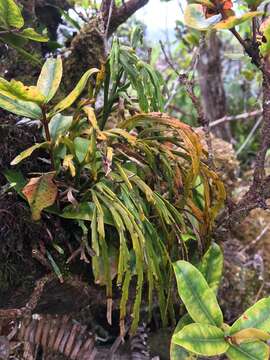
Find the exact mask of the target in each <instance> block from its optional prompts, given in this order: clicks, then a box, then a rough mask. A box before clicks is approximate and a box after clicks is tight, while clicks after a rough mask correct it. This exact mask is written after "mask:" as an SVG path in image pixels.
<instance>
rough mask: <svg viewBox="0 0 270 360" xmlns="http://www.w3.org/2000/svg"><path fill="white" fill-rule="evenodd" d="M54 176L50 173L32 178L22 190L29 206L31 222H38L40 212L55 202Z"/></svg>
mask: <svg viewBox="0 0 270 360" xmlns="http://www.w3.org/2000/svg"><path fill="white" fill-rule="evenodd" d="M54 175H55V173H54V172H51V173H47V174H44V175H42V176H40V177H36V178H32V179H30V181H29V182H28V183H27V184H26V186H25V187H24V188H23V190H22V193H23V194H24V196H25V197H26V199H27V200H28V203H29V205H30V208H31V211H32V218H33V220H40V218H41V211H42V210H43V209H45V208H46V207H49V206H51V205H53V204H54V202H55V199H56V196H57V187H56V185H55V184H54V182H53V178H54Z"/></svg>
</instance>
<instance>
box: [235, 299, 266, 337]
mask: <svg viewBox="0 0 270 360" xmlns="http://www.w3.org/2000/svg"><path fill="white" fill-rule="evenodd" d="M247 328H256V329H260V330H264V331H267V332H270V297H268V298H264V299H261V300H259V301H258V302H257V303H256V304H254V305H253V306H251V307H250V308H249V309H247V310H246V311H245V312H244V314H243V315H241V316H240V318H239V319H237V320H236V321H235V322H234V323H233V325H232V327H231V330H230V335H233V334H235V333H237V332H239V331H240V330H243V329H247Z"/></svg>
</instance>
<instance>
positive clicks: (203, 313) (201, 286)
mask: <svg viewBox="0 0 270 360" xmlns="http://www.w3.org/2000/svg"><path fill="white" fill-rule="evenodd" d="M173 268H174V272H175V277H176V281H177V287H178V292H179V295H180V297H181V299H182V301H183V303H184V305H185V307H186V309H187V311H188V313H189V315H190V316H191V317H192V319H193V320H194V321H195V322H200V323H203V324H211V325H217V326H221V324H222V323H223V315H222V312H221V309H220V307H219V305H218V302H217V299H216V296H215V293H214V291H213V290H212V289H211V288H210V287H209V286H208V284H207V282H206V280H205V278H204V277H203V275H202V274H201V272H200V271H199V270H198V269H196V267H195V266H193V265H192V264H190V263H188V262H187V261H183V260H180V261H177V262H176V263H174V264H173Z"/></svg>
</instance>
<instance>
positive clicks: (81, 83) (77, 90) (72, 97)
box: [52, 68, 99, 113]
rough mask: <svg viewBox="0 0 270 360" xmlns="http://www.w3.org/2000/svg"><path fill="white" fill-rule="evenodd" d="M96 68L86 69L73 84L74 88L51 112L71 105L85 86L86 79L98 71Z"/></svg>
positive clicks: (59, 110)
mask: <svg viewBox="0 0 270 360" xmlns="http://www.w3.org/2000/svg"><path fill="white" fill-rule="evenodd" d="M98 72H99V70H98V69H95V68H93V69H90V70H88V71H86V73H85V74H84V75H83V76H82V77H81V79H80V80H79V82H78V84H77V85H76V86H75V88H74V89H73V90H72V91H71V93H70V94H69V95H68V96H67V97H66V98H64V99H63V100H62V101H60V102H59V103H58V104H57V105H56V106H55V107H54V108H53V110H52V112H53V113H57V112H61V111H63V110H65V109H66V108H68V107H69V106H71V105H72V104H73V103H74V101H75V100H76V99H77V98H78V97H79V96H80V94H81V93H82V91H83V89H84V88H85V86H86V84H87V81H88V79H89V78H90V76H91V75H93V74H96V73H98Z"/></svg>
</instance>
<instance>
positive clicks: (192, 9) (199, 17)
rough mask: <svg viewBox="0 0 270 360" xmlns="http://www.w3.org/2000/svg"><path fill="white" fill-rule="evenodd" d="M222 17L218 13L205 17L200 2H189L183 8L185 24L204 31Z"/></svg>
mask: <svg viewBox="0 0 270 360" xmlns="http://www.w3.org/2000/svg"><path fill="white" fill-rule="evenodd" d="M221 19H222V16H221V15H220V14H218V15H214V16H211V17H210V18H208V19H206V17H205V15H204V10H203V6H202V5H200V4H189V5H187V6H186V8H185V12H184V22H185V24H186V25H187V26H189V27H191V28H193V29H196V30H199V31H206V30H208V29H209V28H210V27H212V26H213V25H215V24H216V23H218V22H219V21H220V20H221Z"/></svg>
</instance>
